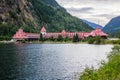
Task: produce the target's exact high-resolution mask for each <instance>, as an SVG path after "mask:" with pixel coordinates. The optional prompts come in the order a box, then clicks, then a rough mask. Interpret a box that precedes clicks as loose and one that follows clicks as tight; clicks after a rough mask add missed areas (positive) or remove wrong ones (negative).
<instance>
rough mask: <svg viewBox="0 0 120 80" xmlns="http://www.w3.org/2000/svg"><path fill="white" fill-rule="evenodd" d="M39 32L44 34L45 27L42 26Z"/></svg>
mask: <svg viewBox="0 0 120 80" xmlns="http://www.w3.org/2000/svg"><path fill="white" fill-rule="evenodd" d="M40 33H41V34H42V35H46V29H45V27H42V29H41V31H40Z"/></svg>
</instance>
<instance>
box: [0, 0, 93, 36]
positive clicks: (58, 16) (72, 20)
mask: <svg viewBox="0 0 120 80" xmlns="http://www.w3.org/2000/svg"><path fill="white" fill-rule="evenodd" d="M0 25H1V26H0V30H1V31H0V35H9V34H11V35H12V34H13V33H15V32H16V31H17V29H18V28H20V27H22V28H23V29H24V30H25V31H27V32H33V31H35V30H36V29H37V30H39V29H40V28H41V27H42V26H46V28H47V30H48V31H55V32H57V31H61V30H62V29H66V30H67V31H90V30H92V29H93V28H91V27H90V26H89V25H87V24H86V23H84V22H83V21H82V20H80V19H78V18H76V17H73V16H71V15H70V14H69V13H67V11H66V10H65V9H64V8H63V7H61V6H60V5H59V4H58V3H57V2H56V0H1V1H0ZM9 25H12V26H10V27H9ZM4 26H6V27H4ZM3 27H4V29H3ZM8 27H9V28H8ZM6 30H7V32H6V33H5V31H6Z"/></svg>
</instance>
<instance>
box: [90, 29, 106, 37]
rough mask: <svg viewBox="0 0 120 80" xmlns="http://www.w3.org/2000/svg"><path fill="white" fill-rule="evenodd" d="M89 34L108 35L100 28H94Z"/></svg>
mask: <svg viewBox="0 0 120 80" xmlns="http://www.w3.org/2000/svg"><path fill="white" fill-rule="evenodd" d="M89 36H93V37H94V36H108V35H107V34H106V33H104V32H103V31H102V30H101V29H100V28H96V29H95V30H93V31H92V32H91V33H90V34H89Z"/></svg>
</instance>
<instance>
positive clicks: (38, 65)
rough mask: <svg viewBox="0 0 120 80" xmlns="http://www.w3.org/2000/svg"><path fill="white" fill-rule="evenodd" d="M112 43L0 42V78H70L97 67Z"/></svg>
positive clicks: (8, 79)
mask: <svg viewBox="0 0 120 80" xmlns="http://www.w3.org/2000/svg"><path fill="white" fill-rule="evenodd" d="M111 48H112V45H89V44H1V45H0V80H73V79H75V78H76V77H77V76H78V75H79V74H80V72H82V71H83V69H84V68H85V66H94V67H96V68H97V67H98V66H99V63H100V61H101V60H106V56H107V54H108V53H109V52H110V51H111Z"/></svg>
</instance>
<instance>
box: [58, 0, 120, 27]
mask: <svg viewBox="0 0 120 80" xmlns="http://www.w3.org/2000/svg"><path fill="white" fill-rule="evenodd" d="M56 1H57V2H58V3H59V4H60V5H61V6H63V7H64V8H66V9H67V11H68V12H69V13H70V14H71V15H73V16H76V17H78V18H81V19H86V20H89V21H92V22H95V23H98V21H100V22H102V24H101V25H102V26H104V25H105V24H106V23H107V22H108V21H110V19H111V18H113V17H116V16H119V15H120V0H71V1H70V0H56Z"/></svg>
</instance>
